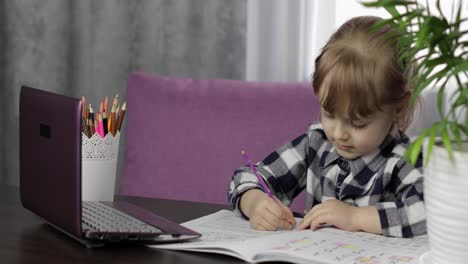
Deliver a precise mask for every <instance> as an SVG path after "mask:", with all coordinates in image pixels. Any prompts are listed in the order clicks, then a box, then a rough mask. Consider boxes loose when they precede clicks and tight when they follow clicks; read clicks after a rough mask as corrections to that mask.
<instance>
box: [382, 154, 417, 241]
mask: <svg viewBox="0 0 468 264" xmlns="http://www.w3.org/2000/svg"><path fill="white" fill-rule="evenodd" d="M418 163H419V165H416V168H415V167H413V166H412V165H411V164H409V163H408V162H406V161H405V160H404V158H400V159H399V160H398V162H397V163H396V166H395V167H394V169H393V172H392V174H391V180H390V183H389V186H388V187H389V190H388V191H389V192H391V193H393V194H394V201H388V202H381V203H377V204H376V207H377V211H378V214H379V217H380V224H381V227H382V233H383V235H385V236H393V237H414V236H417V235H421V234H425V233H426V214H425V208H424V197H423V175H422V173H421V167H420V166H421V165H420V164H421V162H418Z"/></svg>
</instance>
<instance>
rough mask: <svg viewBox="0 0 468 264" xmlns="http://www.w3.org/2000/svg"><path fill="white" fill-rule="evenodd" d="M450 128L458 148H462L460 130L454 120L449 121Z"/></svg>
mask: <svg viewBox="0 0 468 264" xmlns="http://www.w3.org/2000/svg"><path fill="white" fill-rule="evenodd" d="M449 124H450V130H451V131H452V133H453V135H454V136H455V141H456V143H457V147H458V150H461V149H462V138H461V135H460V130H458V126H457V123H456V122H450V123H449Z"/></svg>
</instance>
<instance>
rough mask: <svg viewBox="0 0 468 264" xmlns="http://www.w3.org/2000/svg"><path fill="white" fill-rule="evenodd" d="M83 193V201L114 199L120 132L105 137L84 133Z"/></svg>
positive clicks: (82, 157)
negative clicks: (89, 136)
mask: <svg viewBox="0 0 468 264" xmlns="http://www.w3.org/2000/svg"><path fill="white" fill-rule="evenodd" d="M81 138H82V143H81V160H82V162H81V172H82V173H81V195H82V200H83V201H113V200H114V188H115V179H116V177H115V176H116V172H117V158H118V154H119V139H120V132H117V133H116V134H115V136H112V134H111V133H108V134H107V135H106V136H105V137H103V138H102V137H101V136H100V135H99V134H97V133H96V134H94V135H93V136H92V137H91V138H88V137H87V136H86V135H85V134H82V136H81Z"/></svg>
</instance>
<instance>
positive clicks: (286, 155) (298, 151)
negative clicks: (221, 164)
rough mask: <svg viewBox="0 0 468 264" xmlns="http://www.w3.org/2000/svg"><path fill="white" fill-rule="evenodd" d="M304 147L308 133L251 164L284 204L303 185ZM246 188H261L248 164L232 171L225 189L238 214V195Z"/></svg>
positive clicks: (297, 192) (306, 147)
mask: <svg viewBox="0 0 468 264" xmlns="http://www.w3.org/2000/svg"><path fill="white" fill-rule="evenodd" d="M308 146H309V133H304V134H302V135H300V136H299V137H297V138H296V139H294V140H292V141H291V142H289V143H287V144H285V145H283V146H281V147H280V148H278V149H277V150H276V151H274V152H273V153H271V154H270V155H268V156H267V157H266V158H265V159H263V160H262V161H261V162H259V163H257V164H256V165H255V167H256V169H257V171H258V172H259V174H260V175H261V176H262V177H263V179H264V180H265V183H266V184H267V185H268V187H269V188H270V190H271V192H272V193H273V194H274V195H275V196H276V197H278V199H279V200H281V201H282V202H283V203H285V204H286V205H289V204H290V203H291V202H292V199H294V197H296V196H297V195H298V194H299V193H300V192H301V191H302V190H303V189H304V188H305V184H306V172H307V167H308V165H307V164H306V163H307V162H306V160H307V151H308ZM250 189H260V190H262V191H264V190H263V189H262V186H261V185H260V184H259V182H258V180H257V177H256V176H255V174H254V173H253V172H252V170H251V169H250V167H249V166H247V165H245V166H242V167H241V168H239V169H238V170H236V171H235V172H234V176H233V177H232V179H231V182H230V184H229V190H228V199H229V203H230V204H231V206H232V208H233V209H234V210H235V211H238V212H240V213H241V214H242V215H243V213H242V212H241V211H240V210H239V202H240V197H241V196H242V194H243V193H245V192H246V191H248V190H250ZM244 216H245V215H244Z"/></svg>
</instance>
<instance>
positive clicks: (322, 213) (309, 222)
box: [297, 200, 360, 231]
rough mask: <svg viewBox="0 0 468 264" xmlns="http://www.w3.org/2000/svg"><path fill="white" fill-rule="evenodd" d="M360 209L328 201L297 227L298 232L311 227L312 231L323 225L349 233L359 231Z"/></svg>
mask: <svg viewBox="0 0 468 264" xmlns="http://www.w3.org/2000/svg"><path fill="white" fill-rule="evenodd" d="M358 211H359V208H358V207H355V206H351V205H349V204H347V203H345V202H342V201H339V200H327V201H325V202H323V203H321V204H318V205H316V206H314V207H313V208H312V209H311V210H310V211H309V212H308V213H307V214H306V215H305V216H304V219H303V220H302V222H301V223H300V224H299V225H298V226H297V229H298V230H302V229H306V228H307V227H310V229H311V230H315V229H317V228H319V227H320V226H321V225H333V226H336V227H337V228H339V229H343V230H347V231H359V230H360V229H359V228H358V225H357V224H356V221H355V219H356V217H357V214H358Z"/></svg>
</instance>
